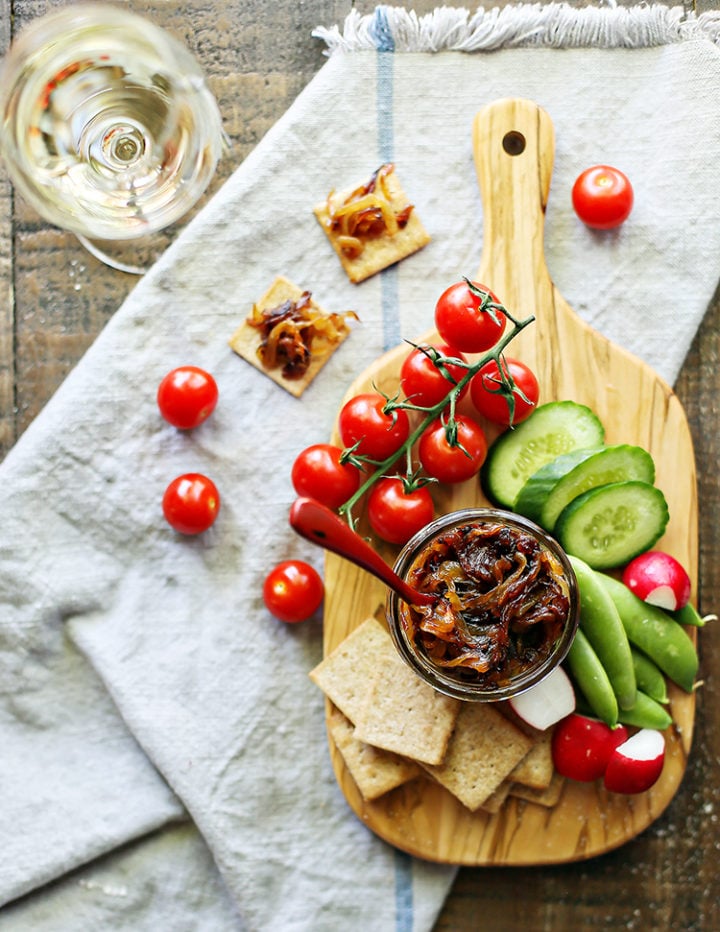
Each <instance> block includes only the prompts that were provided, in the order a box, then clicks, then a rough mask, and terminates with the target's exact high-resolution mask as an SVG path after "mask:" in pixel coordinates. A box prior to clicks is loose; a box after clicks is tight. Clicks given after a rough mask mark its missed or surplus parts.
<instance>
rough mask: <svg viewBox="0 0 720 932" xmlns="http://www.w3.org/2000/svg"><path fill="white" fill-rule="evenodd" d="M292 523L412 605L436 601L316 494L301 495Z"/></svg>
mask: <svg viewBox="0 0 720 932" xmlns="http://www.w3.org/2000/svg"><path fill="white" fill-rule="evenodd" d="M290 526H291V527H292V528H293V529H294V530H295V531H297V533H298V534H300V536H301V537H304V538H305V539H306V540H309V541H311V542H312V543H313V544H317V545H318V546H320V547H324V548H325V550H331V551H332V552H333V553H336V554H337V555H338V556H340V557H344V558H345V559H346V560H349V561H350V562H351V563H354V564H355V565H356V566H359V567H361V568H362V569H364V570H367V572H368V573H372V575H373V576H376V577H377V578H378V579H379V580H381V581H382V582H384V583H385V585H386V586H389V587H390V589H392V590H393V591H394V592H396V593H397V594H398V595H399V596H400V598H401V599H402V600H403V601H404V602H408V603H409V604H410V605H432V604H433V603H434V602H436V601H437V597H436V596H433V595H428V594H427V593H426V592H419V591H418V590H417V589H413V588H412V586H409V585H408V584H407V583H406V582H405V580H404V579H401V578H400V577H399V576H398V574H397V573H395V572H394V571H393V570H392V569H391V568H390V567H389V566H388V565H387V563H386V562H385V561H384V560H383V558H382V557H381V556H380V555H379V554H377V553H376V552H375V551H374V550H373V548H372V547H371V546H370V544H368V543H367V541H365V540H363V538H362V537H360V535H359V534H356V533H355V531H353V530H352V529H351V528H350V527H349V525H347V524H346V523H345V522H344V521H343V520H342V519H341V518H339V517H338V516H337V515H336V514H335V513H334V512H333V511H330V509H329V508H326V507H325V505H321V504H320V503H319V502H316V501H314V500H313V499H312V498H298V499H296V500H295V502H293V505H292V507H291V508H290Z"/></svg>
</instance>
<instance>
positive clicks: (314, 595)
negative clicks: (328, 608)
mask: <svg viewBox="0 0 720 932" xmlns="http://www.w3.org/2000/svg"><path fill="white" fill-rule="evenodd" d="M324 594H325V589H324V586H323V581H322V579H321V578H320V574H319V573H318V571H317V570H316V569H315V568H314V567H312V566H310V564H309V563H305V562H304V561H303V560H284V561H283V562H282V563H278V565H277V566H276V567H275V568H274V569H272V570H270V572H269V573H268V575H267V576H266V577H265V582H264V583H263V601H264V602H265V607H266V608H267V610H268V611H269V612H270V613H271V614H272V615H274V616H275V617H276V618H278V619H280V621H285V622H287V623H288V624H296V623H297V622H298V621H305V619H306V618H309V617H310V616H311V615H313V614H315V612H316V611H317V610H318V608H320V603H321V602H322V600H323V595H324Z"/></svg>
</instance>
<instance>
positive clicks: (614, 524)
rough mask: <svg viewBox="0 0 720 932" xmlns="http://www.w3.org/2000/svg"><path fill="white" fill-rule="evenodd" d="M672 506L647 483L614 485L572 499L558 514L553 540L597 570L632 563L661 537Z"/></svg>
mask: <svg viewBox="0 0 720 932" xmlns="http://www.w3.org/2000/svg"><path fill="white" fill-rule="evenodd" d="M668 517H669V514H668V506H667V502H666V501H665V496H664V495H663V494H662V492H661V491H660V489H658V488H656V487H655V486H654V485H651V484H650V483H648V482H640V481H637V480H632V481H628V482H613V483H609V484H607V485H601V486H598V487H597V488H594V489H590V490H589V491H587V492H584V493H583V494H581V495H579V496H578V497H577V498H574V499H573V500H572V501H571V502H570V503H569V504H568V505H567V506H566V507H565V508H564V509H563V511H562V512H561V513H560V517H559V518H558V520H557V523H556V524H555V529H554V532H555V536H556V537H557V539H558V541H559V542H560V544H561V546H562V547H563V549H565V550H566V551H567V552H568V553H571V554H573V555H574V556H576V557H580V559H581V560H584V561H585V562H586V563H587V564H589V565H590V566H592V567H593V568H594V569H609V568H610V567H613V566H621V565H622V564H624V563H627V562H628V561H629V560H632V558H633V557H635V556H637V555H638V554H639V553H642V552H643V551H645V550H648V549H649V548H650V547H652V545H653V544H654V543H655V542H656V541H657V540H658V539H659V538H660V537H662V535H663V533H664V532H665V528H666V526H667V523H668Z"/></svg>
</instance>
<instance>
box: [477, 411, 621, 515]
mask: <svg viewBox="0 0 720 932" xmlns="http://www.w3.org/2000/svg"><path fill="white" fill-rule="evenodd" d="M604 438H605V430H604V428H603V426H602V424H601V422H600V419H599V418H598V417H597V415H596V414H595V413H594V412H593V411H591V410H590V408H588V407H586V406H585V405H581V404H577V402H574V401H551V402H549V403H548V404H544V405H540V407H538V408H537V409H536V410H535V411H534V412H533V413H532V415H531V416H530V417H529V418H528V419H527V420H526V421H523V422H522V423H521V424H519V425H518V426H517V427H515V428H513V429H512V430H508V431H506V432H505V433H504V434H502V435H501V436H500V437H499V438H498V439H497V440H496V441H495V443H494V444H493V445H492V447H491V449H490V451H489V452H488V456H487V459H486V460H485V464H484V466H483V470H482V473H481V481H482V485H483V489H484V491H485V494H486V495H487V496H488V498H490V499H491V501H493V502H494V503H495V504H496V505H500V506H503V507H505V508H514V507H515V503H516V501H517V499H518V496H519V495H520V492H521V490H522V488H523V486H524V485H525V483H526V482H527V480H528V479H529V478H530V476H532V475H533V474H534V473H536V472H537V471H538V470H539V469H540V468H541V467H543V466H545V465H546V464H547V463H550V462H551V461H552V460H554V459H555V458H556V457H558V456H560V455H561V454H564V453H570V452H572V451H575V450H584V449H588V448H590V447H598V446H600V445H601V444H602V443H603V440H604Z"/></svg>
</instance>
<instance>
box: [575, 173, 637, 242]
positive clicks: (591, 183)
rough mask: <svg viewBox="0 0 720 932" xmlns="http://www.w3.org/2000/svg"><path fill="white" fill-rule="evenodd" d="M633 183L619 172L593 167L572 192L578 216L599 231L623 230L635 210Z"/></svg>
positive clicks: (577, 181) (581, 176)
mask: <svg viewBox="0 0 720 932" xmlns="http://www.w3.org/2000/svg"><path fill="white" fill-rule="evenodd" d="M633 199H634V196H633V189H632V185H631V184H630V179H629V178H628V177H627V175H625V174H623V172H621V171H620V169H619V168H612V167H611V166H610V165H593V166H592V168H586V169H585V171H584V172H582V173H581V174H580V175H578V177H577V179H576V181H575V184H574V185H573V189H572V202H573V207H574V208H575V213H576V214H577V215H578V217H579V218H580V219H581V220H582V222H583V223H585V224H586V225H587V226H589V227H593V229H595V230H611V229H612V228H613V227H619V226H620V224H621V223H624V222H625V220H627V218H628V217H629V216H630V211H631V210H632V206H633Z"/></svg>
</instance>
